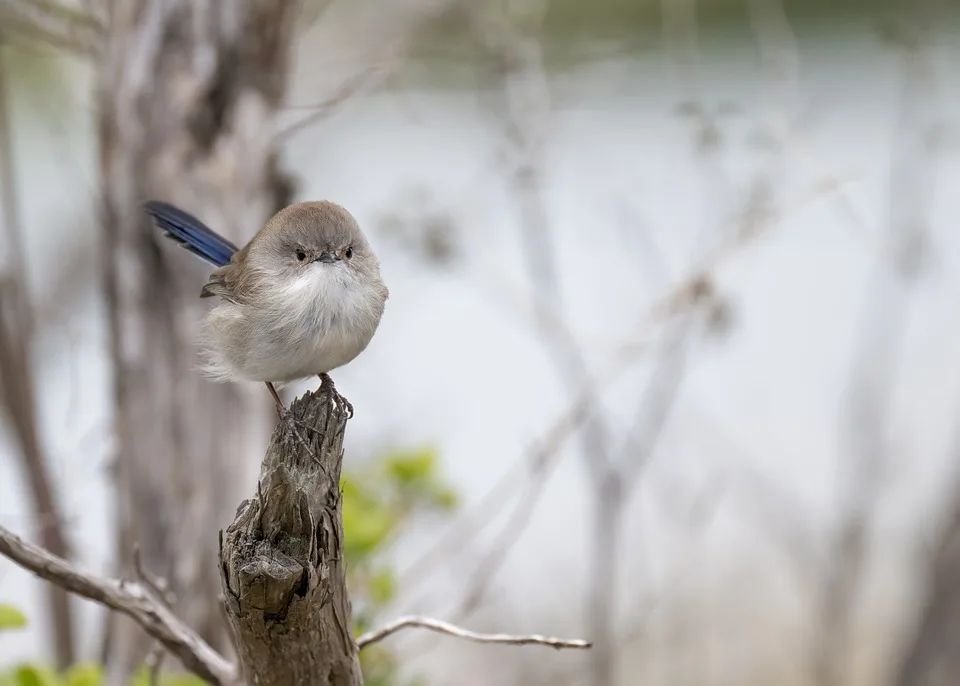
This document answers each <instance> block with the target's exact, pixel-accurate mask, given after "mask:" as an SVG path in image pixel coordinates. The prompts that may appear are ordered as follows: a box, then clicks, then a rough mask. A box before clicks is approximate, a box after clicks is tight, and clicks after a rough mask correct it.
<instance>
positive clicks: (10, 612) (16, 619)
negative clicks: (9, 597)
mask: <svg viewBox="0 0 960 686" xmlns="http://www.w3.org/2000/svg"><path fill="white" fill-rule="evenodd" d="M26 625H27V618H26V617H25V616H24V614H23V613H22V612H20V610H18V609H17V608H15V607H13V605H0V631H9V630H10V629H22V628H23V627H25V626H26Z"/></svg>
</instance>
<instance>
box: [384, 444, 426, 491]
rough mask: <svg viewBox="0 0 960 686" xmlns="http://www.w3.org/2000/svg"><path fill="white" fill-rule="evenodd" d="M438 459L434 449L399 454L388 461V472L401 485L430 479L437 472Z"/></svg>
mask: <svg viewBox="0 0 960 686" xmlns="http://www.w3.org/2000/svg"><path fill="white" fill-rule="evenodd" d="M437 457H438V456H437V451H436V450H435V449H433V448H425V449H422V450H414V451H407V452H399V453H397V454H395V455H391V456H390V457H389V458H388V459H387V461H386V468H387V472H388V474H390V476H392V477H393V478H394V479H395V480H396V481H398V482H399V483H400V484H401V485H408V484H412V483H414V482H415V481H422V480H425V479H430V478H431V477H432V476H433V475H434V472H435V471H436V466H437Z"/></svg>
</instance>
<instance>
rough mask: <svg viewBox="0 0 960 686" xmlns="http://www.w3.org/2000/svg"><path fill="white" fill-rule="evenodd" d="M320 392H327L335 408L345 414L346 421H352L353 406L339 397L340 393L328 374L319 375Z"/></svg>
mask: <svg viewBox="0 0 960 686" xmlns="http://www.w3.org/2000/svg"><path fill="white" fill-rule="evenodd" d="M320 390H321V391H327V392H328V393H329V394H330V399H331V400H332V401H333V404H334V405H336V406H337V409H338V410H341V411H343V412H344V413H346V416H347V419H353V404H352V403H351V402H350V401H349V400H347V399H346V398H344V397H343V396H342V395H340V391H338V390H337V387H336V385H335V384H334V383H333V379H331V378H330V375H329V374H320Z"/></svg>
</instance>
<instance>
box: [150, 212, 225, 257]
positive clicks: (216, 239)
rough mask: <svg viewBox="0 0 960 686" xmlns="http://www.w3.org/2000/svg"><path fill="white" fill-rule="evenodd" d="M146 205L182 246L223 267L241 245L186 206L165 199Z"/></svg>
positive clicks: (164, 230) (154, 217)
mask: <svg viewBox="0 0 960 686" xmlns="http://www.w3.org/2000/svg"><path fill="white" fill-rule="evenodd" d="M143 209H144V210H145V211H146V213H147V214H149V215H150V216H151V217H153V219H154V221H155V222H156V224H157V226H158V227H159V228H160V229H162V230H163V232H164V235H165V236H166V237H167V238H170V239H172V240H174V241H176V242H177V243H178V244H179V245H180V247H182V248H184V249H186V250H189V251H190V252H191V253H193V254H194V255H196V256H197V257H199V258H201V259H203V260H206V261H207V262H209V263H210V264H212V265H214V266H215V267H222V266H224V265H225V264H227V263H228V262H230V258H231V257H233V254H234V253H235V252H237V246H235V245H234V244H233V243H231V242H230V241H228V240H227V239H226V238H224V237H223V236H221V235H219V234H218V233H216V232H215V231H214V230H213V229H210V228H209V227H207V226H206V225H205V224H204V223H203V222H201V221H200V220H199V219H197V218H196V217H194V216H193V215H192V214H188V213H187V212H184V211H183V210H181V209H179V208H177V207H174V206H173V205H170V204H168V203H165V202H159V201H156V200H151V201H149V202H147V203H145V204H144V206H143Z"/></svg>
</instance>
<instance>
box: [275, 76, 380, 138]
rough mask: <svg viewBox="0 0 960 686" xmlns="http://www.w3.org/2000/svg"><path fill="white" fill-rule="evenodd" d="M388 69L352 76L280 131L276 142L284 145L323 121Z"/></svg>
mask: <svg viewBox="0 0 960 686" xmlns="http://www.w3.org/2000/svg"><path fill="white" fill-rule="evenodd" d="M388 71H389V69H388V67H371V68H369V69H365V70H364V71H362V72H360V73H359V74H357V75H356V76H353V77H351V78H350V79H348V80H347V81H345V82H344V83H343V84H342V85H341V86H340V87H339V88H338V89H337V92H336V93H334V94H333V95H332V96H330V97H329V98H327V99H326V100H325V101H323V102H321V103H319V104H317V105H314V106H313V107H311V108H310V109H311V112H310V113H309V114H307V115H305V116H304V117H303V118H302V119H299V120H297V121H295V122H294V123H293V124H289V125H288V126H286V127H285V128H283V129H281V130H280V131H278V132H277V134H276V138H275V142H276V144H277V145H282V144H284V143H286V142H287V141H288V140H289V139H290V138H291V137H293V136H294V135H296V134H297V133H299V132H300V131H301V130H303V129H305V128H307V127H310V126H313V125H314V124H318V123H319V122H321V121H323V120H324V119H326V118H327V117H329V116H330V115H331V114H333V113H334V112H335V111H336V110H337V109H339V108H340V106H341V105H343V104H344V103H345V102H346V101H347V100H349V99H350V98H351V97H353V96H354V95H357V94H358V93H359V92H361V91H362V90H363V89H364V87H365V86H367V85H368V84H370V83H371V82H373V81H374V80H375V79H376V77H377V76H379V75H382V74H385V73H387V72H388Z"/></svg>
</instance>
